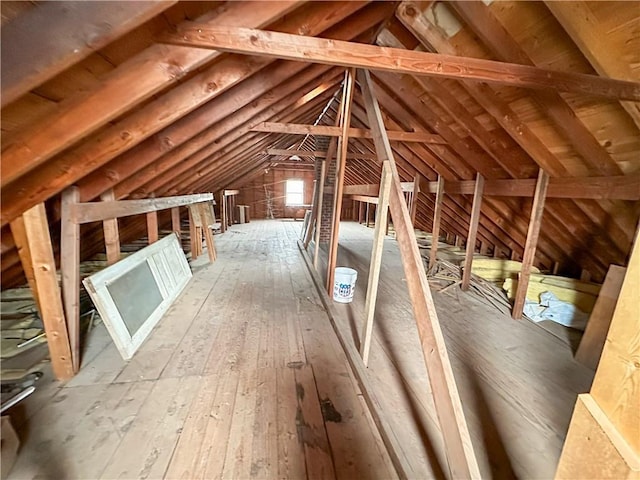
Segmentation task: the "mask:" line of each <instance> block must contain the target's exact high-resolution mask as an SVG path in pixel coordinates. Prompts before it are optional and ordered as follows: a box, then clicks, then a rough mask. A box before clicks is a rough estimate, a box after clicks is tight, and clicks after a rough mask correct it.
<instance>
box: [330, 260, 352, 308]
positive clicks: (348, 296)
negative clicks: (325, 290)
mask: <svg viewBox="0 0 640 480" xmlns="http://www.w3.org/2000/svg"><path fill="white" fill-rule="evenodd" d="M357 278H358V272H356V271H355V270H353V269H352V268H347V267H337V268H336V272H335V280H334V283H333V299H334V300H335V301H336V302H340V303H350V302H351V300H353V292H354V290H355V287H356V279H357Z"/></svg>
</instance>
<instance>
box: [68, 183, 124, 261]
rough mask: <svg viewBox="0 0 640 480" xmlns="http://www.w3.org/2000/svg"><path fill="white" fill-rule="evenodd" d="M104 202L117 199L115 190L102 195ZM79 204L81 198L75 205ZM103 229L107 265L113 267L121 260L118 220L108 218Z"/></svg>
mask: <svg viewBox="0 0 640 480" xmlns="http://www.w3.org/2000/svg"><path fill="white" fill-rule="evenodd" d="M100 200H102V201H103V202H113V201H114V200H115V197H114V195H113V190H111V189H109V190H107V191H106V192H104V193H103V194H102V195H100ZM78 202H79V198H76V199H75V203H78ZM102 229H103V230H104V246H105V250H106V251H107V265H113V264H114V263H116V262H117V261H118V260H120V235H119V233H118V219H117V218H107V219H105V220H103V221H102Z"/></svg>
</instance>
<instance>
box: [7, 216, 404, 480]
mask: <svg viewBox="0 0 640 480" xmlns="http://www.w3.org/2000/svg"><path fill="white" fill-rule="evenodd" d="M300 226H301V222H292V221H257V222H252V223H250V224H247V225H238V226H234V227H233V228H232V229H231V230H230V231H229V232H228V233H225V234H224V235H221V236H216V246H217V249H218V260H217V261H216V263H215V264H213V265H208V264H207V263H206V261H205V259H206V255H204V256H203V257H202V260H201V259H198V261H197V262H196V263H195V265H199V266H196V267H195V272H194V278H193V279H192V281H191V283H190V284H189V285H188V287H187V290H185V292H183V294H182V296H181V297H180V298H179V299H178V301H177V302H176V303H175V304H174V305H173V306H172V308H171V309H170V311H169V312H168V313H167V315H166V316H165V317H164V318H163V319H162V320H161V322H160V324H159V325H158V326H157V327H156V329H155V330H154V331H153V332H152V334H151V336H150V337H149V339H148V340H147V341H146V342H145V344H144V345H143V346H142V348H141V349H140V350H139V351H138V352H137V354H136V355H135V356H134V357H133V358H132V359H131V360H130V361H129V362H124V361H122V360H121V358H120V356H119V355H118V353H117V351H116V349H115V347H114V345H113V342H112V341H111V340H110V338H109V336H108V334H107V333H106V331H105V329H104V327H103V326H99V327H97V328H96V329H95V330H94V331H93V332H92V334H91V336H90V341H89V346H88V349H87V351H86V352H85V354H84V360H83V367H82V370H81V372H80V373H79V374H78V375H77V376H76V377H75V378H74V379H73V380H71V381H70V382H68V383H67V384H66V385H64V386H60V385H59V384H57V383H56V382H50V381H47V382H43V383H42V385H41V388H40V389H39V390H38V391H37V392H36V393H35V394H34V395H33V396H32V397H30V398H29V399H27V400H26V401H25V402H24V403H23V404H22V405H21V406H19V407H17V408H16V409H15V410H16V411H15V412H12V415H13V416H14V417H15V424H16V426H17V427H18V430H19V435H20V436H21V438H22V441H23V443H22V447H21V450H20V453H19V456H18V459H17V462H16V465H15V466H14V469H13V471H12V473H11V476H10V478H51V479H62V478H65V479H66V478H83V479H93V478H109V479H112V478H163V477H164V478H183V479H196V478H230V479H245V478H305V477H306V478H344V479H351V478H383V479H387V478H394V476H395V473H394V471H393V468H392V466H391V464H390V462H389V459H388V456H387V454H386V451H385V450H384V447H383V446H382V442H381V440H380V438H379V436H378V434H377V431H376V430H375V427H374V426H373V422H372V421H371V419H370V416H369V413H368V411H367V409H366V406H365V404H364V402H363V400H362V395H361V394H360V392H359V390H358V387H357V384H356V383H355V381H354V379H353V378H352V375H351V373H350V370H349V367H348V364H347V361H346V358H345V357H344V354H343V352H342V350H341V348H340V345H339V343H338V341H337V338H336V336H335V334H334V332H333V330H332V328H331V325H330V323H329V321H328V319H327V316H326V314H325V312H324V310H323V308H322V307H321V305H320V301H319V298H318V296H317V294H316V292H315V289H314V287H313V285H312V283H311V280H310V277H309V275H308V273H307V271H306V267H305V265H304V262H303V260H302V258H301V257H300V254H299V252H298V250H297V246H296V240H297V237H298V235H299V230H300Z"/></svg>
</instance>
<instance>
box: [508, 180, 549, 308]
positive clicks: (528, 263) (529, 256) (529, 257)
mask: <svg viewBox="0 0 640 480" xmlns="http://www.w3.org/2000/svg"><path fill="white" fill-rule="evenodd" d="M548 186H549V175H548V174H547V173H546V172H545V171H544V170H542V169H540V173H539V174H538V182H537V183H536V190H535V193H534V196H533V205H532V207H531V218H530V220H529V229H528V231H527V241H526V242H525V245H524V254H523V256H522V271H521V272H520V278H519V279H518V289H517V290H516V297H515V300H514V303H513V311H512V312H511V317H512V318H514V319H516V320H517V319H520V318H522V311H523V309H524V302H525V299H526V297H527V288H528V287H529V277H530V276H531V267H532V266H533V260H534V258H535V256H536V246H537V244H538V236H539V235H540V225H541V224H542V214H543V212H544V201H545V196H546V194H547V187H548Z"/></svg>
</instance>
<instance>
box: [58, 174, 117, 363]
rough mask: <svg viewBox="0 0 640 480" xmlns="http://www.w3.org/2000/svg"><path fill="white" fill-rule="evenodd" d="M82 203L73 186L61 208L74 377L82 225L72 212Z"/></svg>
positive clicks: (64, 288) (65, 300) (64, 289)
mask: <svg viewBox="0 0 640 480" xmlns="http://www.w3.org/2000/svg"><path fill="white" fill-rule="evenodd" d="M79 200H80V190H79V189H78V187H76V186H71V187H69V188H67V189H66V190H64V191H63V192H62V200H61V205H60V207H61V220H60V229H61V231H60V233H61V235H60V273H61V277H62V295H63V297H62V299H63V303H64V311H65V314H66V319H67V330H68V333H69V344H70V346H71V358H72V362H73V371H74V373H76V372H77V371H78V370H79V369H80V225H78V224H77V223H76V222H75V221H74V220H73V217H72V216H71V212H72V211H73V208H74V206H75V205H77V203H78V201H79ZM105 233H106V232H105ZM105 241H106V237H105Z"/></svg>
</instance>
